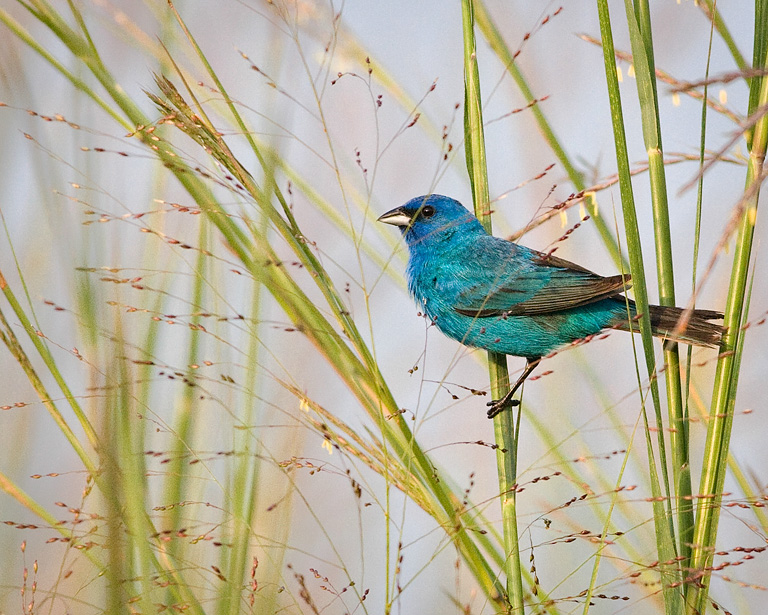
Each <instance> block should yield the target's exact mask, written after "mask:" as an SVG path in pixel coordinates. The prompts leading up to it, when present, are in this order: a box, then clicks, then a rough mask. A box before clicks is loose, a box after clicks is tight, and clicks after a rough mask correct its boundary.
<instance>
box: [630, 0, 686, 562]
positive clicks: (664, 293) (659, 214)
mask: <svg viewBox="0 0 768 615" xmlns="http://www.w3.org/2000/svg"><path fill="white" fill-rule="evenodd" d="M624 7H625V11H626V15H627V23H628V24H629V32H630V42H631V45H632V56H633V58H634V61H635V74H636V76H637V93H638V97H639V99H640V111H641V114H642V123H643V140H644V142H645V147H646V150H647V152H648V172H649V178H650V182H651V206H652V209H653V236H654V246H655V249H656V268H657V273H658V287H659V303H660V304H661V305H664V306H674V305H676V301H675V278H674V268H673V265H672V238H671V229H670V223H669V205H668V201H667V181H666V173H665V167H664V151H663V147H662V139H661V123H660V120H659V99H658V92H657V90H656V66H655V62H654V53H653V36H652V28H651V17H650V8H649V6H648V2H647V0H634V2H633V0H625V3H624ZM664 364H665V366H666V370H665V374H664V375H665V379H666V384H667V411H668V413H669V427H670V430H669V441H670V448H671V453H672V454H671V457H672V475H673V481H674V483H673V484H674V487H675V491H674V492H671V491H670V486H669V479H668V477H667V470H666V468H667V459H666V457H667V455H666V442H665V439H664V433H665V431H664V430H663V429H659V430H658V431H657V435H658V438H657V439H658V446H659V458H660V464H661V469H662V475H663V477H664V487H665V490H666V495H667V503H666V507H667V514H668V515H669V522H670V531H671V533H672V537H673V539H674V536H675V532H674V525H673V524H672V519H673V516H672V502H679V505H678V506H677V511H678V513H677V518H678V530H679V533H680V534H681V535H684V536H685V537H686V539H685V540H683V539H682V538H681V539H680V543H679V544H678V545H677V550H678V553H679V554H680V555H682V556H683V557H684V559H683V560H681V563H680V566H681V567H682V568H685V567H686V566H687V565H688V559H689V557H690V547H689V546H688V543H689V541H690V538H691V534H692V531H693V508H692V506H689V505H687V504H686V503H687V502H690V501H691V499H690V496H691V493H692V487H691V477H690V472H689V470H688V468H689V464H690V460H689V451H688V440H687V438H685V433H686V432H685V425H686V421H685V413H684V410H683V394H682V383H681V381H680V353H679V350H678V346H677V344H666V345H665V346H664ZM656 410H657V413H656V421H657V426H658V427H661V425H663V422H662V419H661V412H660V408H659V407H658V406H657V407H656ZM673 495H674V497H672V496H673Z"/></svg>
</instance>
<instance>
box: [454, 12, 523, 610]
mask: <svg viewBox="0 0 768 615" xmlns="http://www.w3.org/2000/svg"><path fill="white" fill-rule="evenodd" d="M473 4H474V3H473V1H472V0H463V1H462V3H461V8H462V12H461V15H462V23H463V30H464V132H465V144H466V145H465V147H466V157H467V171H468V172H469V177H470V183H471V185H472V196H473V202H474V209H475V214H476V215H477V217H478V218H479V219H480V221H481V222H482V223H483V226H484V227H485V229H486V230H487V231H488V232H489V233H490V232H491V230H492V229H491V216H490V214H489V212H488V209H489V207H488V205H489V203H490V191H489V188H488V168H487V164H486V158H485V135H484V130H483V110H482V98H481V94H480V71H479V70H478V66H477V49H476V44H475V20H474V6H473ZM488 368H489V373H490V380H491V395H492V396H493V398H494V399H501V398H502V397H503V396H504V394H505V393H506V392H507V391H509V371H508V369H507V357H506V355H502V354H498V353H495V352H489V353H488ZM494 433H495V437H496V444H497V445H498V446H499V448H497V449H496V459H497V462H498V472H499V489H500V494H501V512H502V520H503V521H502V523H503V530H504V550H505V553H506V558H505V561H504V566H505V569H506V574H507V599H508V601H509V604H508V606H509V609H510V612H517V613H523V609H524V606H523V580H522V571H521V566H520V545H519V543H518V530H517V485H516V481H517V440H518V434H517V433H516V431H515V425H514V415H513V413H512V412H511V411H509V410H507V411H505V412H501V413H500V414H498V415H497V416H496V418H495V420H494Z"/></svg>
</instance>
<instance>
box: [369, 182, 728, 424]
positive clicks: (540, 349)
mask: <svg viewBox="0 0 768 615" xmlns="http://www.w3.org/2000/svg"><path fill="white" fill-rule="evenodd" d="M379 222H385V223H387V224H393V225H395V226H397V227H399V228H400V231H401V232H402V234H403V236H404V238H405V241H406V243H407V245H408V253H409V259H408V267H407V272H406V273H407V278H408V289H409V290H410V292H411V295H413V297H414V299H415V300H416V302H417V303H418V304H419V305H421V306H422V307H423V310H424V312H425V314H426V315H427V317H428V318H429V319H430V320H431V321H432V322H434V324H435V326H437V328H438V329H440V331H442V332H443V333H444V334H445V335H447V336H448V337H450V338H453V339H455V340H457V341H459V342H461V343H462V344H464V345H466V346H471V347H476V348H483V349H485V350H490V351H493V352H498V353H502V354H507V355H513V356H517V357H525V358H526V360H527V363H526V367H525V370H524V371H523V373H522V375H521V376H520V378H519V379H518V380H517V382H515V384H514V386H513V387H512V388H511V389H510V391H509V393H507V395H505V396H504V398H503V399H500V400H495V401H491V402H489V403H488V405H489V406H490V409H489V410H488V418H493V417H494V416H496V415H497V414H498V413H499V412H501V411H502V410H503V409H504V408H506V407H507V406H516V405H518V404H519V403H520V402H519V401H517V400H513V396H514V394H515V392H516V391H517V389H518V388H520V386H521V385H522V384H523V382H524V381H525V379H526V378H527V377H528V376H529V375H530V374H531V372H532V371H533V370H534V369H535V368H536V366H537V365H538V364H539V362H540V361H541V359H542V357H545V356H547V355H548V354H549V353H551V352H552V351H554V350H556V349H557V348H560V347H561V346H564V345H566V344H569V343H571V342H573V341H575V340H579V339H582V338H585V337H588V336H590V335H594V334H596V333H599V332H600V331H602V330H603V329H607V328H614V329H621V330H624V331H630V330H634V331H637V329H638V327H637V325H636V324H635V325H634V326H633V327H632V329H630V319H635V318H636V317H637V312H636V310H635V304H634V302H633V301H631V300H628V299H626V298H625V297H624V295H622V294H621V293H623V292H625V291H626V290H627V289H628V288H629V287H630V285H631V283H630V276H629V275H623V276H622V275H615V276H609V277H603V276H599V275H597V274H596V273H593V272H591V271H589V270H588V269H585V268H584V267H581V266H579V265H576V264H574V263H571V262H569V261H567V260H564V259H562V258H557V257H555V256H552V255H551V254H544V253H542V252H537V251H536V250H532V249H530V248H526V247H525V246H521V245H518V244H516V243H513V242H511V241H507V240H505V239H501V238H499V237H494V236H492V235H489V234H488V233H487V232H486V230H485V229H484V228H483V225H482V224H480V221H479V220H478V219H477V218H476V217H475V216H474V215H472V214H471V213H470V212H469V211H468V210H467V209H465V208H464V206H463V205H462V204H461V203H459V202H458V201H456V200H454V199H452V198H449V197H447V196H441V195H438V194H431V195H426V196H420V197H416V198H415V199H411V200H410V201H408V202H407V203H406V204H405V205H403V206H402V207H397V208H396V209H393V210H391V211H388V212H387V213H385V214H383V215H382V216H381V217H380V218H379ZM628 306H629V311H628ZM649 308H650V318H651V327H652V328H653V334H654V335H656V336H658V337H662V338H664V339H667V340H670V341H673V342H684V343H687V344H695V345H699V346H712V347H716V346H717V345H718V344H719V343H720V339H721V337H722V334H723V327H721V326H720V325H717V324H714V323H711V322H709V321H710V320H717V319H721V318H722V317H723V315H722V314H721V313H720V312H715V311H711V310H695V311H693V313H692V314H690V317H689V319H688V321H687V323H686V325H685V328H684V329H683V331H682V332H681V333H678V332H675V334H674V335H673V331H675V328H676V327H677V325H678V321H679V320H680V317H681V315H682V313H683V310H682V309H681V308H677V307H666V306H658V305H651V306H649Z"/></svg>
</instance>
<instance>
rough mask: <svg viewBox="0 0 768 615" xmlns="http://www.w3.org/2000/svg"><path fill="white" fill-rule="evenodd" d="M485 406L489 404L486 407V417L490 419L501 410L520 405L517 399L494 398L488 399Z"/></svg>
mask: <svg viewBox="0 0 768 615" xmlns="http://www.w3.org/2000/svg"><path fill="white" fill-rule="evenodd" d="M485 405H486V406H489V408H488V418H489V419H492V418H493V417H494V416H496V415H497V414H499V413H500V412H502V411H503V410H505V409H507V408H514V407H515V406H519V405H520V400H519V399H506V398H505V399H496V400H492V401H489V402H488V403H487V404H485Z"/></svg>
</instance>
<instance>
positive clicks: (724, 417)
mask: <svg viewBox="0 0 768 615" xmlns="http://www.w3.org/2000/svg"><path fill="white" fill-rule="evenodd" d="M758 4H762V5H766V4H768V3H758ZM756 13H757V16H758V19H756V20H755V41H756V42H757V41H758V39H760V40H763V41H764V40H765V37H766V36H767V35H768V32H766V30H768V24H766V23H764V22H763V23H761V21H760V19H759V16H760V14H761V11H760V9H759V8H758V9H757V11H756ZM759 46H760V48H761V49H762V50H763V52H764V53H765V52H766V48H765V46H764V45H763V44H761V45H759ZM755 64H756V66H755V67H756V68H759V67H762V66H766V65H768V57H766V56H765V55H764V56H763V57H762V58H759V59H758V60H757V61H756V63H755ZM751 86H752V88H754V89H755V90H757V94H755V95H751V96H750V101H754V102H753V103H752V102H751V105H754V108H753V107H752V106H750V109H749V111H750V115H751V114H752V113H753V112H754V111H755V110H756V109H759V108H761V107H763V106H764V105H766V104H768V79H766V78H765V77H759V78H757V77H755V78H753V80H752V84H751ZM767 144H768V115H763V116H762V117H761V118H760V120H759V121H758V122H757V124H756V125H755V127H754V131H753V132H752V142H751V147H750V153H749V162H748V165H747V177H746V186H745V194H744V198H743V202H742V203H741V204H740V205H741V208H742V209H741V212H740V220H739V227H738V234H737V237H736V246H735V249H734V257H733V266H732V269H731V281H730V286H729V288H728V299H727V302H726V306H725V317H724V324H725V326H726V328H727V331H726V333H725V335H724V336H723V344H722V349H723V350H724V351H725V352H723V353H722V354H721V356H720V359H719V361H718V363H717V371H716V373H715V389H714V394H713V397H712V405H711V408H710V416H709V423H708V426H707V439H706V442H705V446H704V462H703V468H702V474H701V482H700V484H699V493H700V494H703V495H709V496H711V497H704V498H701V499H700V500H699V502H698V505H697V507H696V528H695V531H694V537H693V543H694V548H693V554H692V557H691V569H692V576H694V577H696V580H697V581H698V583H697V584H696V585H695V586H692V588H691V591H690V594H689V595H690V600H689V612H690V613H696V612H699V613H703V612H704V609H705V607H706V604H707V596H708V589H709V580H710V575H709V572H708V570H707V568H708V567H709V566H711V564H712V559H713V557H714V546H715V543H716V540H717V528H718V522H719V518H720V502H721V500H722V496H721V493H722V490H723V484H724V482H725V474H726V470H727V462H728V449H729V445H730V436H731V428H732V425H733V410H734V405H735V402H736V389H737V385H738V379H739V369H738V367H739V365H740V361H741V349H742V347H743V337H744V331H743V330H742V329H741V326H742V325H743V323H744V321H745V319H746V316H747V315H746V313H745V311H744V305H745V301H746V289H747V281H748V278H749V264H750V257H751V254H752V243H753V237H754V231H755V221H756V218H757V205H758V198H759V196H760V184H761V183H762V180H763V179H764V178H763V169H764V165H765V154H766V145H767Z"/></svg>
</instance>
